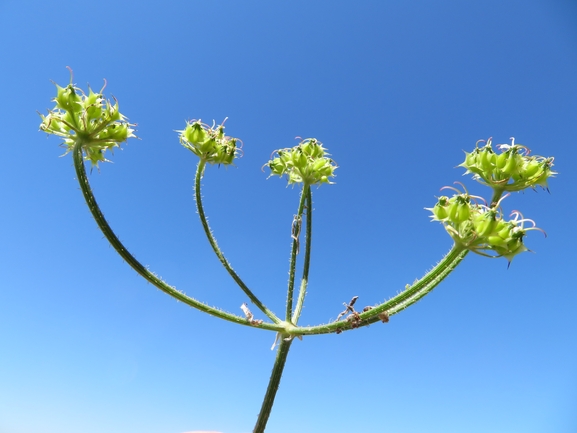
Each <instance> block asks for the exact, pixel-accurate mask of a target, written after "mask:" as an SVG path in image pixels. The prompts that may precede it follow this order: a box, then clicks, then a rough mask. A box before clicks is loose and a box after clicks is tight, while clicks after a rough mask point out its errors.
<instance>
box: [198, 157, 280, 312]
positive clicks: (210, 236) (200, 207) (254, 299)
mask: <svg viewBox="0 0 577 433" xmlns="http://www.w3.org/2000/svg"><path fill="white" fill-rule="evenodd" d="M205 166H206V162H205V161H204V160H202V159H201V160H200V161H199V162H198V165H197V167H196V176H195V182H194V191H195V197H196V209H197V210H198V215H199V216H200V222H201V223H202V227H203V228H204V233H205V234H206V237H207V238H208V242H209V243H210V246H211V247H212V250H213V251H214V253H215V254H216V256H217V257H218V260H220V263H222V265H223V266H224V268H225V269H226V270H227V272H228V273H229V275H230V276H231V277H232V279H233V280H234V281H235V282H236V284H238V286H239V287H240V288H241V290H242V291H243V292H244V293H245V294H246V295H247V296H248V297H249V298H250V300H251V301H252V302H253V303H254V304H255V305H256V306H257V307H258V308H259V309H260V310H261V311H262V312H263V313H264V314H266V315H267V317H268V318H269V319H271V320H272V321H273V322H274V323H280V322H281V319H279V318H278V317H277V316H276V315H275V314H274V313H273V312H272V311H270V310H269V309H268V308H267V307H266V306H265V305H264V304H263V303H262V302H261V301H260V300H259V299H258V298H257V297H256V296H255V295H254V294H253V293H252V291H251V290H250V289H249V288H248V287H247V285H246V284H245V283H244V281H242V279H241V278H240V277H239V276H238V274H237V273H236V272H235V271H234V269H232V266H231V265H230V263H229V262H228V260H227V259H226V257H225V256H224V254H223V252H222V251H221V250H220V248H219V246H218V244H217V242H216V239H215V237H214V235H213V234H212V231H211V230H210V227H209V225H208V221H207V219H206V215H205V213H204V207H203V205H202V194H201V193H200V187H201V186H200V185H201V179H202V174H203V172H204V168H205Z"/></svg>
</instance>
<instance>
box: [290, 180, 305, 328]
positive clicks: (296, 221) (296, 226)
mask: <svg viewBox="0 0 577 433" xmlns="http://www.w3.org/2000/svg"><path fill="white" fill-rule="evenodd" d="M308 190H310V187H309V185H306V184H303V189H302V191H301V197H300V201H299V208H298V211H297V214H296V215H295V216H294V218H293V223H292V233H291V236H292V239H293V242H292V249H291V258H290V266H289V281H288V290H287V300H286V321H287V322H290V321H291V318H292V317H291V316H292V309H293V292H294V286H295V271H296V262H297V254H298V253H299V242H300V241H299V236H300V231H301V225H302V215H303V211H304V207H305V201H306V197H307V191H308Z"/></svg>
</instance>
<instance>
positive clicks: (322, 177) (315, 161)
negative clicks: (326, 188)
mask: <svg viewBox="0 0 577 433" xmlns="http://www.w3.org/2000/svg"><path fill="white" fill-rule="evenodd" d="M275 153H276V155H277V156H276V158H273V159H271V160H270V161H269V162H268V163H267V164H266V166H267V167H268V168H270V171H271V176H272V175H275V176H283V175H285V174H286V175H287V177H288V183H289V184H291V183H303V184H305V185H309V186H310V185H315V184H316V185H321V184H323V183H328V184H331V183H333V182H331V181H330V180H329V178H331V177H334V176H335V174H334V172H335V170H336V169H337V168H338V167H337V164H336V163H335V162H334V161H333V160H332V159H331V158H329V156H330V155H329V154H328V153H327V152H326V149H325V148H324V147H323V145H322V143H321V142H320V141H318V140H317V139H315V138H307V139H305V140H303V141H301V142H300V143H299V144H298V145H297V146H295V147H293V148H287V149H280V150H277V151H276V152H275Z"/></svg>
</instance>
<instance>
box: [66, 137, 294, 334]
mask: <svg viewBox="0 0 577 433" xmlns="http://www.w3.org/2000/svg"><path fill="white" fill-rule="evenodd" d="M82 146H83V142H82V140H78V141H77V142H76V144H75V145H74V149H73V151H72V153H73V159H74V168H75V170H76V176H77V178H78V183H79V184H80V189H81V190H82V194H83V195H84V199H85V200H86V204H87V205H88V208H89V209H90V212H91V213H92V216H93V217H94V220H95V221H96V224H98V227H99V228H100V230H101V231H102V233H103V234H104V236H105V237H106V239H108V242H110V244H111V245H112V247H113V248H114V249H115V250H116V252H117V253H118V254H119V255H120V256H121V257H122V258H123V259H124V260H126V262H127V263H128V264H129V265H130V266H131V267H132V268H133V269H134V270H135V271H136V272H137V273H138V274H140V275H141V276H142V277H143V278H144V279H145V280H147V281H148V282H149V283H151V284H153V285H154V286H155V287H157V288H158V289H160V290H162V291H163V292H165V293H166V294H168V295H170V296H172V297H173V298H175V299H177V300H179V301H181V302H184V303H185V304H187V305H189V306H191V307H194V308H196V309H198V310H200V311H203V312H205V313H208V314H211V315H213V316H215V317H220V318H221V319H224V320H228V321H230V322H234V323H238V324H241V325H246V326H253V327H258V328H262V329H268V330H271V331H276V332H282V331H283V330H284V329H285V327H284V326H282V324H276V323H275V324H272V323H262V324H259V325H258V326H255V325H254V324H252V323H251V322H249V321H248V320H247V319H245V318H244V317H241V316H237V315H235V314H232V313H227V312H225V311H222V310H219V309H217V308H214V307H211V306H209V305H207V304H205V303H203V302H200V301H197V300H196V299H194V298H191V297H189V296H186V295H185V294H184V293H182V292H180V291H178V290H176V289H175V288H174V287H172V286H170V285H168V284H167V283H166V282H164V281H163V280H162V279H160V278H158V277H157V276H156V275H154V274H153V273H152V272H150V271H149V270H148V269H146V268H145V267H144V266H143V265H142V264H141V263H140V262H139V261H138V260H136V258H135V257H134V256H133V255H132V254H131V253H130V252H129V251H128V249H126V247H125V246H124V245H123V244H122V242H120V240H119V239H118V237H117V236H116V234H115V233H114V232H113V231H112V228H111V227H110V225H109V224H108V222H107V221H106V219H105V218H104V215H103V214H102V211H101V210H100V208H99V207H98V203H97V202H96V199H95V198H94V194H93V193H92V189H91V188H90V183H89V182H88V177H87V175H86V169H85V167H84V159H83V156H82V152H83V151H82Z"/></svg>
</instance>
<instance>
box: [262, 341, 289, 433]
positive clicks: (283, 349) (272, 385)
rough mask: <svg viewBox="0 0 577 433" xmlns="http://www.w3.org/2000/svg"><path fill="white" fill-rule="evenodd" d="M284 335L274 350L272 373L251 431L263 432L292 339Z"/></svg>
mask: <svg viewBox="0 0 577 433" xmlns="http://www.w3.org/2000/svg"><path fill="white" fill-rule="evenodd" d="M286 337H287V336H286V335H281V338H280V340H281V341H280V345H279V347H278V349H277V352H276V358H275V361H274V366H273V368H272V373H271V376H270V380H269V383H268V387H267V389H266V393H265V395H264V400H263V402H262V406H261V409H260V412H259V414H258V418H257V420H256V424H255V426H254V430H253V433H263V432H264V430H265V428H266V423H267V421H268V417H269V416H270V412H271V410H272V406H273V404H274V398H275V396H276V392H277V391H278V386H279V383H280V379H281V376H282V372H283V370H284V366H285V363H286V359H287V355H288V352H289V349H290V346H291V343H292V341H293V339H292V338H291V337H288V340H285V339H284V338H286Z"/></svg>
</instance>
